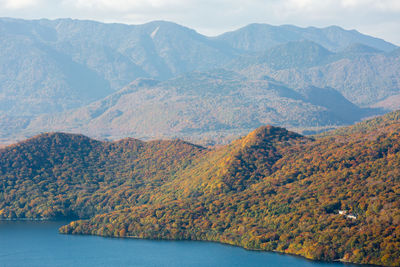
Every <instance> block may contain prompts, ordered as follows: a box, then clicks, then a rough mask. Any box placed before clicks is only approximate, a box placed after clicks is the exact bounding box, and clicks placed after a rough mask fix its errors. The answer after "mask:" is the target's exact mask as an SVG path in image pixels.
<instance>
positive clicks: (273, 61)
mask: <svg viewBox="0 0 400 267" xmlns="http://www.w3.org/2000/svg"><path fill="white" fill-rule="evenodd" d="M396 51H397V50H395V51H393V52H390V53H383V52H381V51H378V50H376V49H374V48H371V47H368V46H364V45H360V44H354V45H351V46H349V47H347V48H345V49H344V50H342V51H340V52H337V53H332V52H329V51H328V50H326V49H324V48H323V47H321V46H319V45H318V44H316V43H313V42H309V41H299V42H289V43H287V44H283V45H279V46H276V47H273V48H271V49H269V50H267V51H266V52H262V53H259V54H256V55H253V56H245V57H244V58H243V59H236V60H234V61H232V63H230V64H228V65H227V66H226V68H228V69H233V70H236V71H238V72H240V73H242V74H243V75H245V76H246V77H248V78H249V79H262V78H263V77H264V76H266V77H267V78H268V79H270V78H273V79H274V80H276V81H280V82H283V83H284V84H287V85H288V86H289V87H291V88H294V89H296V90H297V89H301V88H304V87H307V86H315V87H320V88H323V87H331V88H334V89H335V90H337V91H339V92H341V94H342V95H343V96H345V97H346V98H347V99H348V100H350V101H351V102H353V103H355V104H357V105H361V106H370V105H375V103H377V102H380V101H383V100H385V99H386V98H390V97H392V96H394V95H398V94H400V54H398V53H396ZM382 103H385V102H382ZM391 106H393V105H391ZM386 108H389V109H391V107H389V106H388V107H386Z"/></svg>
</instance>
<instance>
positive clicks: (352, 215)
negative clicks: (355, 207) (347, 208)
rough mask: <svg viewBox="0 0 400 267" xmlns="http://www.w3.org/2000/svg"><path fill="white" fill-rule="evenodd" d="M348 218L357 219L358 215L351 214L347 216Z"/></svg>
mask: <svg viewBox="0 0 400 267" xmlns="http://www.w3.org/2000/svg"><path fill="white" fill-rule="evenodd" d="M346 218H349V219H352V220H357V216H356V215H354V214H349V215H347V216H346Z"/></svg>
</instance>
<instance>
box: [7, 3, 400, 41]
mask: <svg viewBox="0 0 400 267" xmlns="http://www.w3.org/2000/svg"><path fill="white" fill-rule="evenodd" d="M0 16H7V17H22V18H28V19H30V18H43V17H44V18H59V17H71V18H79V19H93V20H99V21H104V22H122V23H129V24H140V23H144V22H148V21H151V20H169V21H174V22H176V23H179V24H182V25H185V26H188V27H191V28H194V29H196V30H197V31H199V32H201V33H203V34H206V35H216V34H219V33H222V32H224V31H228V30H234V29H237V28H239V27H242V26H245V25H247V24H249V23H254V22H259V23H269V24H274V25H281V24H295V25H298V26H317V27H325V26H329V25H338V26H341V27H344V28H346V29H357V30H359V31H361V32H363V33H366V34H370V35H374V36H377V37H380V38H384V39H386V40H388V41H391V42H395V43H397V44H400V35H399V34H398V29H399V28H400V0H323V1H321V0H246V1H243V0H58V1H57V0H0Z"/></svg>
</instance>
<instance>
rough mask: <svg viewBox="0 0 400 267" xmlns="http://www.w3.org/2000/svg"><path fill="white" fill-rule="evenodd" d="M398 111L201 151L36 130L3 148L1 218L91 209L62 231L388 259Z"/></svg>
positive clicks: (274, 130) (399, 230)
mask: <svg viewBox="0 0 400 267" xmlns="http://www.w3.org/2000/svg"><path fill="white" fill-rule="evenodd" d="M399 119H400V112H399V111H398V112H394V113H390V114H388V115H385V116H383V117H379V118H376V119H373V120H370V121H366V122H363V123H360V124H357V125H355V126H353V127H348V128H343V129H341V130H338V131H336V132H330V133H328V134H325V135H321V136H315V137H314V138H312V139H310V138H305V137H303V136H301V135H298V134H295V133H292V132H289V131H287V130H285V129H283V128H278V127H272V126H267V127H261V128H259V129H257V130H255V131H253V132H252V133H250V134H249V135H247V136H245V137H243V138H241V139H239V140H237V141H234V142H232V143H231V144H230V145H227V146H223V147H220V148H215V149H208V150H207V149H204V148H201V147H198V146H194V145H191V144H188V143H184V142H181V141H152V142H142V141H138V140H135V139H126V140H122V141H120V142H99V141H94V140H91V139H88V138H86V137H84V136H80V135H68V134H43V135H40V136H38V137H35V138H33V139H29V140H27V141H25V142H22V143H19V144H17V145H13V146H9V147H6V148H3V149H1V150H0V155H1V156H0V171H1V173H0V188H1V189H2V190H1V191H0V205H1V206H0V216H2V217H3V218H18V217H19V218H20V217H33V218H38V217H50V218H54V217H59V216H75V217H80V218H87V217H88V216H91V218H90V219H87V220H79V221H74V222H72V223H70V224H69V225H67V226H64V227H62V228H61V230H60V231H61V232H63V233H73V234H95V235H102V236H116V237H139V238H156V239H158V238H162V239H190V240H213V241H219V242H224V243H229V244H233V245H238V246H243V247H245V248H249V249H261V250H276V251H281V252H285V253H293V254H298V255H302V256H304V257H307V258H310V259H319V260H337V259H342V260H345V261H350V262H356V263H370V264H379V265H388V266H396V265H399V264H400V262H399V259H400V255H399V251H400V250H399V244H400V240H399V237H400V210H399V207H400V202H399V201H400V198H399V197H398V196H399V194H400V187H399V185H400V181H399V177H400V146H399V144H400V142H399V141H400V120H399ZM339 210H341V211H343V213H346V214H339ZM95 214H97V215H95Z"/></svg>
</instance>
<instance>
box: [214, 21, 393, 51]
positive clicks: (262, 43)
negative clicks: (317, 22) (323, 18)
mask: <svg viewBox="0 0 400 267" xmlns="http://www.w3.org/2000/svg"><path fill="white" fill-rule="evenodd" d="M216 38H217V39H218V40H221V41H223V42H225V43H226V44H228V45H230V46H232V47H234V48H236V49H238V50H244V51H251V52H261V51H265V50H267V49H268V48H271V47H274V46H277V45H280V44H284V43H287V42H293V41H300V40H309V41H313V42H315V43H318V44H320V45H322V46H324V47H325V48H327V49H329V50H331V51H341V50H343V49H345V48H346V47H348V46H349V45H351V44H355V43H359V44H364V45H367V46H370V47H374V48H376V49H378V50H382V51H391V50H394V49H395V48H397V47H396V46H395V45H393V44H391V43H389V42H386V41H384V40H382V39H379V38H374V37H371V36H368V35H364V34H361V33H359V32H358V31H356V30H350V31H349V30H344V29H342V28H340V27H338V26H330V27H326V28H316V27H308V28H301V27H296V26H293V25H283V26H272V25H268V24H257V23H254V24H250V25H248V26H245V27H243V28H241V29H238V30H236V31H232V32H227V33H224V34H222V35H220V36H218V37H216Z"/></svg>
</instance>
